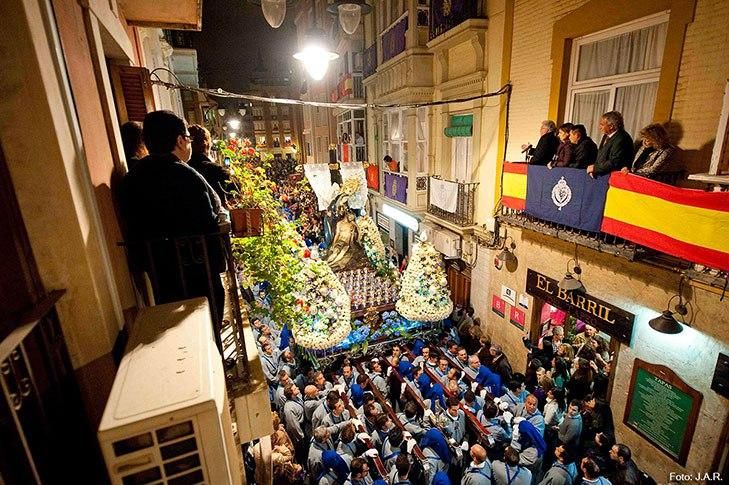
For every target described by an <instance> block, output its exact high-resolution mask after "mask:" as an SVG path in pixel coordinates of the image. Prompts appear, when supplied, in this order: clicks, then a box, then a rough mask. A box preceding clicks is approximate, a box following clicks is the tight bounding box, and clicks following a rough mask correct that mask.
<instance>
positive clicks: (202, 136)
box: [187, 125, 233, 206]
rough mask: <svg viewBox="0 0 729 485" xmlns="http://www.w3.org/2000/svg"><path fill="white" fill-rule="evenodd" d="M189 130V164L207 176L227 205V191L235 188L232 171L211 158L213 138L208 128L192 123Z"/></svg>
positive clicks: (206, 178) (222, 201)
mask: <svg viewBox="0 0 729 485" xmlns="http://www.w3.org/2000/svg"><path fill="white" fill-rule="evenodd" d="M189 130H190V136H191V140H190V142H191V144H192V156H190V161H189V162H187V164H188V165H190V166H191V167H192V168H194V169H195V170H197V171H198V173H199V174H200V175H202V176H203V177H204V178H205V181H206V182H207V183H208V184H209V185H210V186H211V187H212V188H213V190H214V191H215V193H216V194H217V196H218V198H219V199H220V202H221V203H222V204H223V205H224V206H225V205H226V196H227V192H228V191H230V190H231V189H232V188H233V187H232V185H231V183H230V171H229V170H228V169H227V168H224V167H221V166H220V165H218V164H217V163H215V162H213V161H212V160H210V148H211V145H212V139H211V137H210V132H209V131H208V129H207V128H205V127H203V126H200V125H190V128H189Z"/></svg>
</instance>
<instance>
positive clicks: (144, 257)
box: [119, 111, 225, 348]
mask: <svg viewBox="0 0 729 485" xmlns="http://www.w3.org/2000/svg"><path fill="white" fill-rule="evenodd" d="M143 136H144V143H145V145H146V146H147V149H148V150H149V153H150V155H149V156H147V157H145V158H143V159H142V160H140V161H139V162H138V163H137V164H136V165H135V166H134V167H133V168H132V170H131V171H130V172H129V173H127V175H126V176H125V177H124V179H123V180H122V184H121V187H120V193H119V198H120V200H119V203H120V209H121V213H122V217H123V220H124V223H125V230H126V231H125V232H126V240H127V245H128V249H129V257H130V261H131V264H132V265H133V266H134V267H135V269H137V270H142V271H146V272H147V273H148V274H149V275H150V278H151V279H152V284H153V288H154V297H155V301H156V302H157V303H168V302H173V301H179V300H183V299H186V298H191V297H195V296H205V297H207V298H208V300H209V301H210V307H211V309H212V310H213V311H215V312H216V315H215V320H217V321H214V326H215V327H218V326H219V324H220V322H221V321H222V315H223V303H224V292H223V286H222V283H221V281H220V276H219V273H221V272H222V271H223V270H224V269H225V258H224V257H223V252H222V248H221V246H220V241H219V240H218V239H215V238H206V239H207V243H208V244H207V246H208V248H207V256H208V259H207V263H208V264H205V263H206V261H205V259H204V258H203V257H202V255H203V254H204V253H203V248H202V243H201V241H200V240H197V239H195V240H193V239H186V238H185V236H193V235H200V234H210V233H216V232H217V231H218V223H217V214H218V210H219V209H220V201H219V200H218V197H217V196H216V195H215V192H214V191H213V190H212V189H211V188H210V186H209V185H208V184H207V183H206V182H205V179H204V178H203V177H202V176H201V175H200V174H199V173H197V172H196V171H195V170H194V169H192V168H190V167H189V166H188V165H187V163H185V162H187V160H189V159H190V153H191V147H190V134H189V132H188V130H187V126H186V124H185V121H184V120H182V119H181V118H179V117H177V115H175V114H174V113H172V112H171V111H155V112H152V113H148V114H147V116H146V117H145V118H144V127H143ZM168 238H176V240H177V244H176V243H174V242H172V241H171V240H169V239H168ZM216 243H217V244H216ZM208 270H209V273H208ZM208 282H210V284H208ZM214 333H215V336H216V340H218V342H217V343H218V347H219V348H220V347H221V346H220V341H219V337H220V335H219V332H218V331H215V332H214Z"/></svg>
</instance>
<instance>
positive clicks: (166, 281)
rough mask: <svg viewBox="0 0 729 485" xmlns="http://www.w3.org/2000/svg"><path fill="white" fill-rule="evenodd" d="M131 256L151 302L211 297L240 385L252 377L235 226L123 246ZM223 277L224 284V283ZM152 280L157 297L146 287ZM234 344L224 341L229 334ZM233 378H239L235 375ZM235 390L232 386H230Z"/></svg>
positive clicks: (139, 286)
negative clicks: (233, 233)
mask: <svg viewBox="0 0 729 485" xmlns="http://www.w3.org/2000/svg"><path fill="white" fill-rule="evenodd" d="M122 244H123V245H124V246H125V247H126V250H127V255H128V257H129V262H130V266H131V268H132V272H133V274H134V281H135V285H136V286H137V289H138V291H139V293H140V294H142V295H145V297H146V299H147V301H148V302H152V301H154V302H156V303H167V302H172V301H179V300H185V299H188V298H192V297H196V296H205V297H207V298H208V300H209V302H210V317H211V320H212V322H213V326H214V328H215V338H216V344H217V345H218V348H219V349H220V350H221V352H222V354H223V356H224V357H225V358H226V360H227V359H231V361H234V362H235V364H236V365H235V368H234V371H235V372H236V373H237V376H236V375H235V374H231V373H230V372H229V376H231V375H233V376H234V378H233V380H234V381H240V380H246V379H247V378H248V376H249V370H248V357H247V355H246V349H245V339H244V332H243V313H242V311H241V306H240V299H239V298H240V295H239V293H238V279H237V271H236V265H235V260H234V259H233V251H232V247H231V240H230V224H229V223H224V224H221V225H220V226H219V231H218V232H216V233H211V234H198V235H190V236H179V237H162V238H155V239H145V240H140V241H125V242H124V243H122ZM221 274H223V275H224V278H222V279H221ZM147 278H148V279H149V282H150V285H151V290H152V293H151V294H149V292H148V291H147V286H146V284H145V283H144V282H145V281H146V280H147ZM224 333H225V334H226V335H227V338H228V340H227V341H226V340H224V338H223V337H222V335H223V334H224ZM231 372H233V371H232V370H231ZM229 384H230V383H229Z"/></svg>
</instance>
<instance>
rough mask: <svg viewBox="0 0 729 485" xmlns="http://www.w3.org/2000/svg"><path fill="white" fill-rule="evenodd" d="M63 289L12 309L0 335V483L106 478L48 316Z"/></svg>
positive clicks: (54, 318) (56, 326) (55, 325)
mask: <svg viewBox="0 0 729 485" xmlns="http://www.w3.org/2000/svg"><path fill="white" fill-rule="evenodd" d="M64 293H65V291H63V290H56V291H52V292H51V293H49V294H48V295H47V296H46V297H45V298H43V299H42V300H41V301H39V302H38V303H37V304H36V305H35V306H34V307H33V308H32V309H30V310H29V311H28V312H26V313H24V314H23V315H19V316H18V317H17V318H15V319H14V320H13V321H12V326H13V327H14V330H13V331H12V332H11V333H10V334H9V335H8V336H7V337H5V338H4V339H3V340H2V341H0V389H2V400H0V443H2V445H1V446H0V448H2V451H0V455H2V459H0V483H7V484H16V483H18V484H20V483H23V484H26V483H28V484H30V483H67V482H72V483H104V481H105V479H106V477H105V473H104V469H103V461H102V459H101V453H100V450H99V448H98V445H97V442H96V440H95V437H94V433H93V430H91V429H90V427H89V425H88V424H89V423H88V416H87V415H85V413H84V406H83V404H82V401H81V394H80V392H79V389H78V385H77V381H76V377H75V375H74V370H73V366H72V365H71V360H70V358H69V355H68V350H67V348H66V343H65V340H64V337H63V332H62V330H61V325H60V322H59V320H58V315H57V314H56V309H55V305H56V302H57V301H58V300H59V299H60V298H61V297H62V296H63V294H64ZM82 462H83V464H82Z"/></svg>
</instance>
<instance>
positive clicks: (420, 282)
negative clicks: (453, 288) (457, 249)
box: [395, 242, 453, 322]
mask: <svg viewBox="0 0 729 485" xmlns="http://www.w3.org/2000/svg"><path fill="white" fill-rule="evenodd" d="M395 309H396V310H397V311H398V313H400V315H402V316H403V317H405V318H407V319H408V320H416V321H420V322H437V321H439V320H443V319H445V318H447V317H448V316H449V315H450V314H451V312H452V311H453V302H452V301H451V298H450V290H449V289H448V281H447V279H446V276H445V270H444V269H443V263H442V260H441V254H440V253H439V252H438V251H437V250H436V249H435V248H434V247H433V245H432V244H430V243H429V242H420V243H417V244H415V245H414V246H413V253H412V257H411V259H410V263H409V264H408V267H407V268H406V269H405V272H404V273H403V275H402V280H401V289H400V299H399V300H398V301H397V303H396V304H395Z"/></svg>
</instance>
